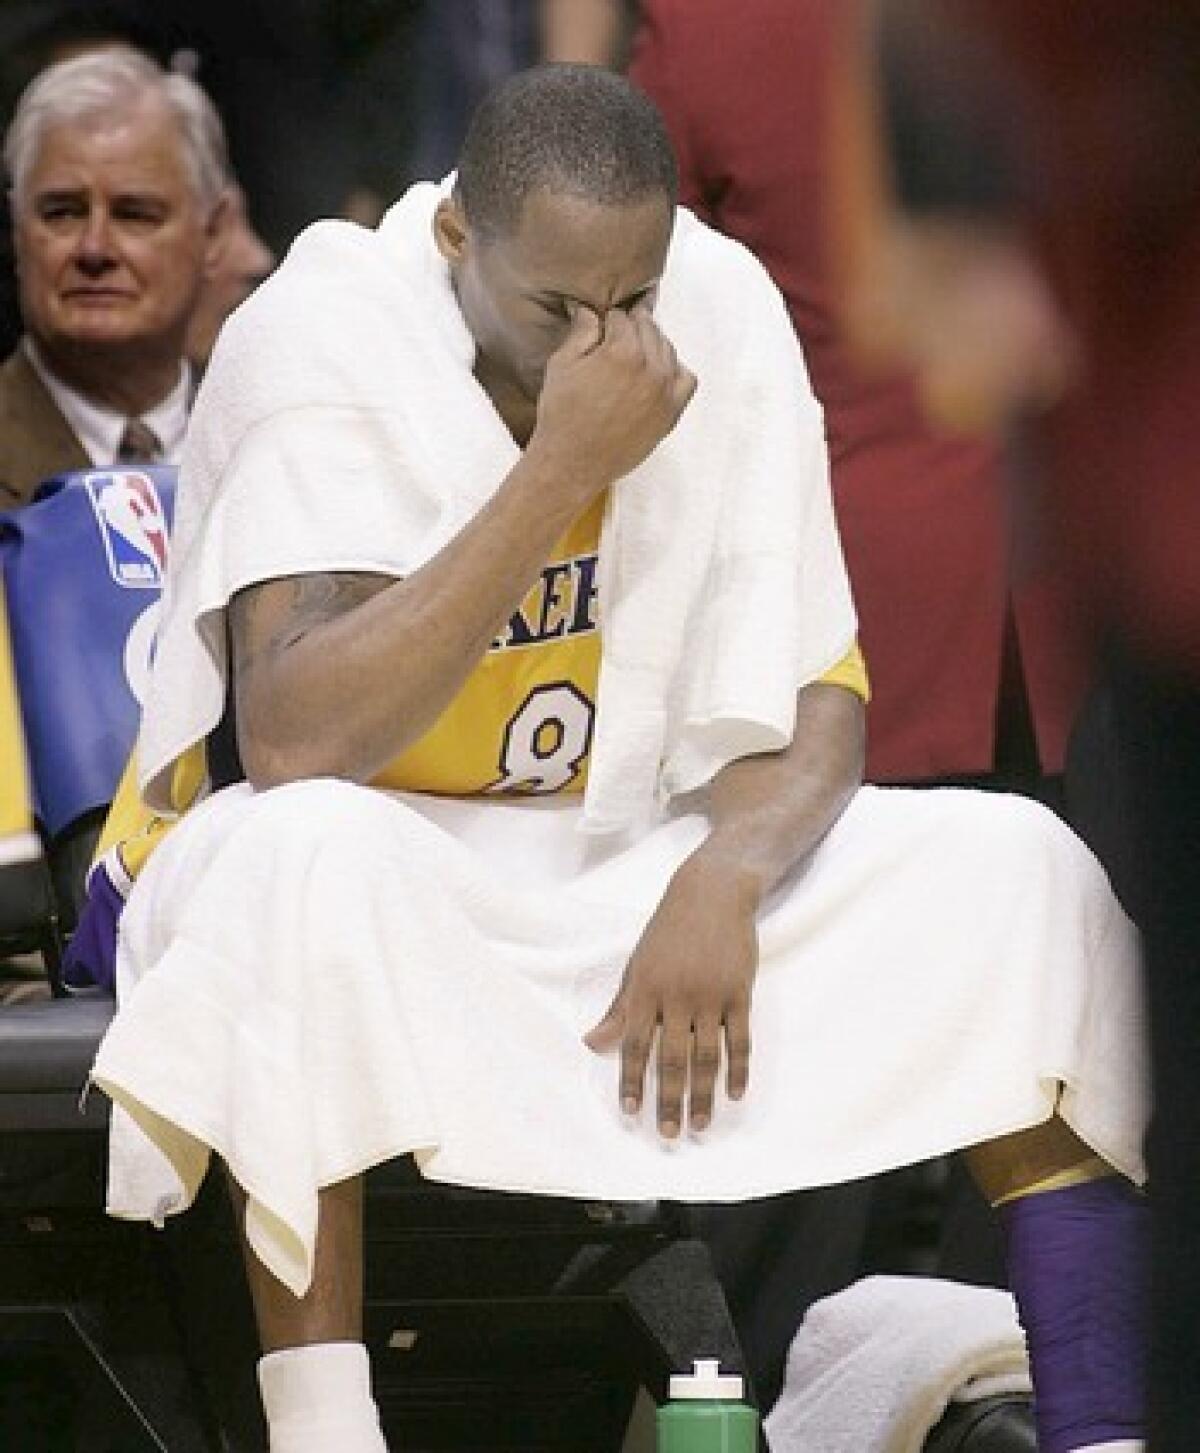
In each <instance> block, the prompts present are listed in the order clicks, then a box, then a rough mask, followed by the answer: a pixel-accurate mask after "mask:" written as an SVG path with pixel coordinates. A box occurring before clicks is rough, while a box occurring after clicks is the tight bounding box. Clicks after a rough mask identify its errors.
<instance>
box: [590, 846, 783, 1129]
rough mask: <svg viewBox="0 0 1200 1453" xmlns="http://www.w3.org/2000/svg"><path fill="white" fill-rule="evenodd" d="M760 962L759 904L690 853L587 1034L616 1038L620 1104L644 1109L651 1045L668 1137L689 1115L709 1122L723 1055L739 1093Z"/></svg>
mask: <svg viewBox="0 0 1200 1453" xmlns="http://www.w3.org/2000/svg"><path fill="white" fill-rule="evenodd" d="M757 967H758V934H757V929H756V925H755V912H754V907H753V905H752V904H750V903H748V902H747V901H746V899H745V896H744V894H742V893H741V892H740V891H739V890H738V889H737V887H736V885H735V884H733V883H732V882H731V881H730V880H729V879H728V878H727V877H726V878H722V877H721V876H719V875H714V874H713V873H712V872H710V871H708V870H707V869H706V868H705V867H704V865H703V864H702V863H701V861H700V860H699V859H697V858H692V859H689V860H688V861H687V862H685V863H684V864H683V866H682V867H681V868H680V869H679V870H678V872H676V874H675V876H674V877H673V878H672V880H671V882H670V884H669V886H668V888H667V891H666V893H665V894H664V895H663V898H662V901H661V902H660V904H659V905H658V908H657V909H656V910H655V912H654V915H653V916H652V917H651V919H650V921H649V923H648V924H647V925H646V928H645V930H644V931H643V933H642V936H641V939H640V940H639V941H638V944H637V947H636V948H635V949H634V951H633V955H632V957H631V958H630V960H629V963H628V965H627V966H626V969H625V975H624V977H623V979H622V981H621V987H620V989H619V990H618V992H617V995H616V997H615V998H614V999H613V1002H612V1004H611V1005H610V1006H609V1008H608V1011H607V1013H606V1014H605V1015H604V1017H603V1018H602V1019H601V1020H600V1021H599V1023H598V1024H596V1025H595V1027H594V1028H593V1029H592V1030H591V1031H590V1032H589V1033H588V1034H587V1035H586V1037H585V1042H586V1043H587V1044H588V1046H589V1047H590V1048H592V1049H594V1050H596V1051H597V1052H601V1053H602V1052H604V1051H607V1050H611V1049H614V1048H616V1047H618V1046H619V1047H620V1051H621V1077H620V1090H619V1094H620V1101H621V1107H622V1109H624V1110H625V1111H626V1112H628V1113H631V1114H632V1113H636V1112H637V1111H638V1110H640V1108H641V1105H642V1100H643V1097H644V1094H645V1081H646V1071H647V1068H648V1066H649V1064H650V1059H651V1056H652V1055H653V1056H655V1058H656V1068H657V1077H658V1105H657V1120H658V1128H659V1132H660V1134H662V1135H663V1136H664V1137H666V1138H668V1139H671V1138H674V1137H675V1136H676V1135H678V1134H679V1133H680V1131H681V1129H682V1128H683V1126H684V1125H685V1124H688V1125H690V1126H691V1128H692V1129H693V1130H703V1129H704V1128H705V1127H706V1126H707V1125H708V1124H709V1122H710V1120H711V1119H712V1113H713V1096H714V1093H715V1090H716V1085H717V1080H718V1076H719V1073H720V1069H721V1061H722V1059H724V1062H725V1089H726V1093H727V1094H728V1095H729V1097H730V1098H731V1099H735V1100H736V1099H740V1098H741V1096H742V1095H743V1094H744V1093H745V1090H746V1085H747V1081H748V1077H749V1068H750V997H751V993H752V989H753V984H754V975H755V972H756V970H757ZM685 1112H686V1118H685Z"/></svg>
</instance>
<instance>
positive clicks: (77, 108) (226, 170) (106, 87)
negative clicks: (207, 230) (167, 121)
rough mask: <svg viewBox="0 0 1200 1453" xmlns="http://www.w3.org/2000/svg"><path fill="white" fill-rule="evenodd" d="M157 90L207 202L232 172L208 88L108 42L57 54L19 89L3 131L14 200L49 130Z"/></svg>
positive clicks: (110, 111)
mask: <svg viewBox="0 0 1200 1453" xmlns="http://www.w3.org/2000/svg"><path fill="white" fill-rule="evenodd" d="M147 96H158V97H161V99H162V101H163V102H164V104H165V105H166V107H167V110H168V111H169V112H170V113H171V115H172V116H173V117H174V119H175V124H176V126H177V127H178V130H179V137H180V141H181V142H182V144H183V153H184V158H185V160H186V162H187V166H188V169H189V171H190V173H191V180H192V185H193V187H194V188H195V192H196V197H197V200H198V201H199V202H200V203H201V205H202V206H204V207H212V206H214V205H215V204H216V202H217V200H218V199H219V198H220V196H221V194H222V192H223V191H224V190H225V188H226V187H227V186H229V185H230V183H231V181H232V179H233V174H232V169H231V167H230V163H229V151H228V147H227V145H226V140H225V128H224V126H223V125H222V124H221V118H220V116H219V115H218V114H217V109H216V107H215V106H214V105H213V103H212V100H211V99H210V97H209V96H208V93H207V92H206V91H205V90H204V88H203V87H202V86H200V85H199V84H198V83H197V82H196V81H194V80H192V78H191V77H190V76H186V75H181V74H179V73H178V72H175V71H166V70H164V69H163V68H162V66H160V65H159V64H158V62H157V61H156V60H154V59H153V58H152V57H150V56H148V55H146V54H145V53H144V52H142V51H139V50H135V49H134V48H133V47H131V46H127V45H112V46H105V47H103V48H102V49H97V50H91V51H85V52H84V53H83V54H81V55H76V56H72V57H70V58H69V59H67V60H62V61H56V62H54V63H53V64H51V65H49V66H47V67H46V68H45V70H43V71H41V72H39V73H38V75H36V76H35V77H34V79H33V80H32V81H31V82H30V83H29V85H28V86H26V88H25V90H24V91H23V92H22V93H21V98H20V100H19V101H18V102H17V107H16V110H15V112H14V113H13V118H12V121H11V123H10V125H9V128H8V131H7V134H6V135H5V138H4V165H5V169H6V171H7V172H8V178H9V183H10V185H11V187H12V191H13V196H14V199H15V200H16V201H17V202H18V203H19V202H20V199H21V195H22V191H23V188H24V185H25V180H26V178H27V177H28V175H29V171H30V168H31V167H32V165H33V163H34V159H35V157H36V154H37V151H38V148H39V147H40V146H41V144H42V139H43V137H44V136H45V134H46V131H47V130H48V129H50V128H51V127H55V126H62V125H76V124H78V123H79V122H83V121H89V120H92V119H93V118H107V117H111V116H113V115H120V114H121V113H122V112H124V111H128V110H129V109H131V108H132V107H133V106H135V105H137V104H138V103H139V102H141V101H143V100H144V99H145V98H146V97H147Z"/></svg>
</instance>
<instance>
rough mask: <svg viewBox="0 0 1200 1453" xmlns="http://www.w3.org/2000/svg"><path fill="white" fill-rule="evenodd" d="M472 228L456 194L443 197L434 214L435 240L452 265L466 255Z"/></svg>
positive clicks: (454, 265) (455, 264)
mask: <svg viewBox="0 0 1200 1453" xmlns="http://www.w3.org/2000/svg"><path fill="white" fill-rule="evenodd" d="M470 236H471V230H470V228H469V227H468V226H467V219H466V216H465V215H464V213H463V209H462V203H461V202H460V201H459V200H458V197H457V196H456V195H452V196H449V197H443V198H442V200H441V201H440V202H439V203H438V204H437V211H436V212H434V214H433V240H434V243H435V244H436V246H437V250H438V251H439V252H440V253H441V254H442V256H443V257H444V258H445V259H446V261H447V262H448V263H449V264H450V266H451V267H456V266H457V265H458V264H459V263H461V262H462V260H463V258H464V257H465V256H466V252H467V247H468V244H469V242H470Z"/></svg>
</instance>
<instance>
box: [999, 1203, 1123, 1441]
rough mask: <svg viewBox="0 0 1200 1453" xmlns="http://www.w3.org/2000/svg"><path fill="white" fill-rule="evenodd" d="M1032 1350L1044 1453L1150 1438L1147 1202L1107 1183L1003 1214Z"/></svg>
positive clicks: (1007, 1206) (1012, 1279)
mask: <svg viewBox="0 0 1200 1453" xmlns="http://www.w3.org/2000/svg"><path fill="white" fill-rule="evenodd" d="M999 1212H1000V1217H1001V1220H1002V1223H1003V1225H1004V1230H1005V1236H1006V1240H1007V1245H1008V1272H1009V1283H1010V1285H1011V1287H1012V1292H1013V1296H1014V1297H1015V1298H1016V1302H1017V1309H1018V1312H1019V1313H1020V1318H1021V1324H1022V1326H1023V1327H1024V1329H1025V1337H1026V1341H1027V1344H1028V1347H1029V1363H1030V1369H1031V1372H1032V1375H1033V1387H1034V1416H1035V1418H1036V1421H1037V1431H1038V1448H1039V1450H1040V1453H1073V1450H1078V1449H1083V1448H1087V1447H1092V1446H1095V1445H1101V1446H1103V1445H1104V1444H1107V1443H1116V1442H1120V1441H1122V1440H1130V1439H1139V1438H1144V1437H1145V1435H1146V1433H1145V1429H1146V1358H1147V1339H1148V1333H1149V1223H1148V1214H1147V1213H1148V1207H1147V1204H1146V1199H1145V1197H1144V1196H1143V1195H1141V1194H1140V1193H1139V1192H1138V1191H1136V1190H1134V1188H1133V1187H1132V1186H1131V1185H1130V1184H1129V1183H1128V1182H1127V1181H1125V1180H1123V1179H1122V1178H1121V1177H1119V1176H1116V1175H1106V1176H1105V1177H1104V1178H1103V1179H1101V1180H1090V1181H1087V1182H1085V1183H1083V1184H1079V1185H1070V1186H1066V1187H1065V1188H1063V1189H1058V1190H1047V1191H1036V1190H1035V1191H1033V1192H1031V1193H1030V1194H1027V1195H1022V1196H1019V1197H1016V1198H1015V1199H1012V1200H1009V1201H1006V1202H1005V1203H1004V1204H1003V1205H1002V1206H1000V1207H999Z"/></svg>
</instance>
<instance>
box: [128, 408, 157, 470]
mask: <svg viewBox="0 0 1200 1453" xmlns="http://www.w3.org/2000/svg"><path fill="white" fill-rule="evenodd" d="M161 454H162V445H161V444H160V443H159V440H158V436H157V435H156V434H155V432H154V430H153V429H151V428H148V427H147V425H145V424H143V423H142V421H141V419H130V420H129V421H128V422H127V423H126V425H125V432H124V433H123V434H122V435H121V442H120V444H118V445H117V460H118V462H120V463H123V464H153V463H154V461H155V460H156V459H158V458H159V457H160V455H161Z"/></svg>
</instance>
